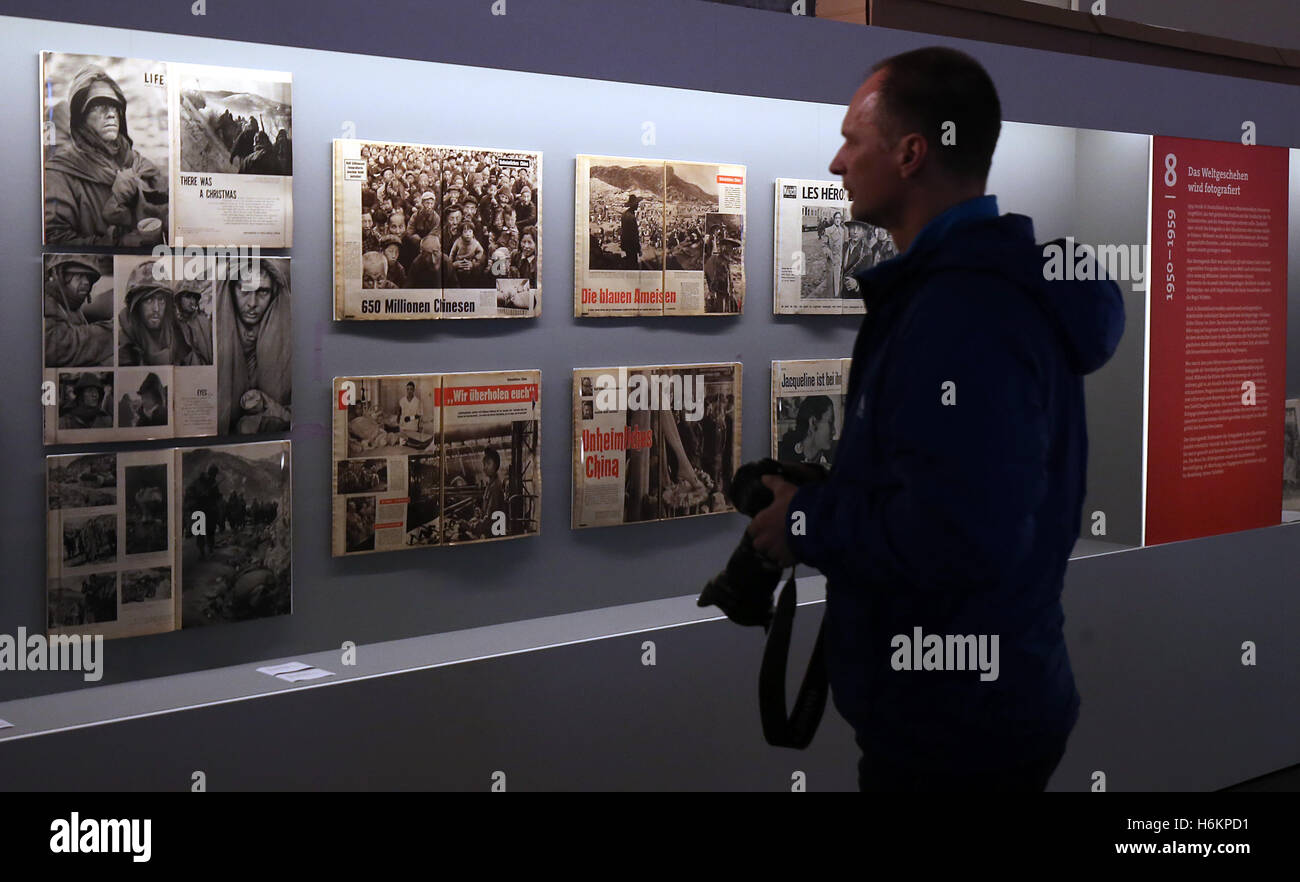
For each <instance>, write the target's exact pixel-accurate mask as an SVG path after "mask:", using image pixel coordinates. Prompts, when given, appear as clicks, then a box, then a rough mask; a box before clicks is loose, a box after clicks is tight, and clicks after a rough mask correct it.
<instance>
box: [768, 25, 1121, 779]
mask: <svg viewBox="0 0 1300 882" xmlns="http://www.w3.org/2000/svg"><path fill="white" fill-rule="evenodd" d="M1000 130H1001V106H1000V103H999V101H998V97H997V91H996V89H995V88H994V86H993V82H992V80H991V79H990V78H989V76H988V73H987V72H986V71H985V70H984V69H983V68H982V67H981V66H980V65H979V63H978V62H976V61H975V60H974V59H972V58H970V57H969V56H967V55H965V54H963V53H960V52H956V51H954V50H950V49H942V48H929V49H920V50H916V51H913V52H908V53H905V54H903V55H899V56H895V57H893V58H889V59H886V60H885V61H882V62H881V63H879V64H878V65H876V66H875V67H874V68H873V71H872V73H871V76H870V77H869V78H868V79H867V80H866V82H865V83H863V85H862V86H861V87H860V88H859V89H858V91H857V93H856V94H855V95H854V97H853V100H852V103H851V104H850V106H849V109H848V112H847V113H846V115H845V117H844V123H843V130H842V131H843V136H844V145H843V146H842V147H841V148H840V151H839V153H838V154H836V156H835V159H834V161H833V162H832V163H831V167H830V171H831V173H832V174H837V175H840V176H842V178H843V180H844V184H845V187H846V188H847V189H848V193H849V198H850V200H851V201H852V213H853V218H854V220H859V221H865V222H867V223H871V224H876V225H878V226H881V227H884V228H885V229H886V230H888V231H889V233H890V234H891V235H892V237H893V239H894V242H895V244H896V245H897V246H898V249H899V255H898V256H897V257H895V258H893V259H891V260H887V261H884V262H883V263H881V264H879V265H877V266H876V267H874V268H872V269H869V270H866V271H865V272H862V273H860V274H858V275H857V276H856V279H857V281H858V283H859V285H860V288H861V292H862V296H863V299H864V301H865V304H866V308H867V311H866V316H865V318H864V320H863V323H862V328H861V330H860V331H859V332H858V338H857V342H856V343H855V345H854V349H853V363H852V369H851V371H850V375H849V387H848V396H847V398H846V399H845V409H846V412H845V419H844V427H843V431H842V436H841V439H840V446H839V450H838V453H837V455H836V458H835V465H834V468H833V470H832V471H831V473H830V476H829V478H828V480H826V481H825V482H824V483H820V484H813V485H805V486H803V487H799V488H796V487H795V486H794V485H792V484H789V483H787V482H785V481H783V480H781V479H779V478H775V477H768V478H765V479H764V480H765V483H767V485H768V486H769V487H770V488H771V489H772V491H773V493H774V496H775V501H774V502H773V504H772V505H771V506H769V507H768V508H767V509H765V510H763V511H762V512H760V513H759V514H758V515H757V516H756V517H755V518H754V520H753V522H752V523H751V524H750V528H749V529H750V533H751V534H752V537H753V540H754V544H755V547H756V548H757V549H758V550H759V551H760V552H761V553H763V554H765V555H766V556H768V557H770V558H772V559H774V560H777V561H779V562H781V563H783V564H787V565H789V564H792V563H794V562H796V561H797V562H801V563H805V564H808V565H810V566H813V567H815V568H817V569H819V570H821V571H822V572H823V573H824V574H825V575H826V585H827V604H826V620H825V641H826V650H825V651H826V666H827V673H828V676H829V679H830V685H831V691H832V695H833V697H834V701H835V705H836V707H837V708H838V710H839V711H840V713H841V714H843V715H844V717H845V718H846V719H847V720H848V721H849V723H850V724H852V726H853V728H854V730H855V732H856V733H857V741H858V745H859V747H861V749H862V752H863V757H862V760H861V763H860V765H859V783H860V786H861V787H862V789H864V790H917V791H934V790H950V791H951V790H964V791H988V790H1042V789H1044V788H1045V787H1046V784H1047V780H1048V778H1049V776H1050V775H1051V773H1052V771H1053V770H1054V769H1055V768H1056V765H1057V763H1058V762H1059V761H1060V758H1061V755H1062V753H1063V752H1064V749H1065V742H1066V739H1067V737H1068V736H1069V733H1070V731H1071V729H1072V728H1073V727H1074V724H1075V721H1076V719H1077V717H1078V711H1079V695H1078V693H1077V692H1076V690H1075V686H1074V675H1073V673H1072V671H1071V669H1070V660H1069V656H1068V654H1067V652H1066V647H1065V637H1064V634H1063V630H1062V627H1063V622H1064V615H1063V613H1062V609H1061V600H1060V597H1061V589H1062V587H1063V583H1064V575H1065V566H1066V563H1067V561H1068V559H1069V556H1070V551H1071V549H1072V547H1073V546H1074V542H1075V539H1076V538H1077V537H1078V535H1079V529H1080V514H1081V506H1082V504H1083V498H1084V488H1085V471H1086V466H1087V456H1088V451H1087V447H1088V439H1087V429H1086V424H1085V418H1084V398H1083V376H1084V375H1085V374H1088V373H1090V372H1092V371H1095V370H1096V369H1098V368H1099V367H1101V366H1102V365H1103V364H1105V362H1106V361H1107V360H1108V359H1109V358H1110V356H1111V354H1112V353H1113V352H1114V351H1115V348H1116V346H1117V345H1118V343H1119V338H1120V336H1121V334H1122V333H1123V328H1124V312H1123V301H1122V299H1121V296H1120V292H1119V289H1118V287H1117V286H1116V285H1115V284H1114V283H1113V282H1111V281H1047V280H1046V279H1045V277H1044V272H1043V266H1044V254H1043V250H1042V249H1041V248H1040V247H1039V246H1037V245H1035V243H1034V233H1033V224H1032V222H1031V221H1030V219H1029V218H1027V217H1023V216H1020V215H1014V214H1007V215H1002V216H999V215H998V208H997V201H996V198H995V197H994V196H992V195H985V193H984V189H985V181H986V179H987V177H988V170H989V165H990V163H991V161H992V157H993V149H994V146H995V145H996V143H997V137H998V133H999V132H1000ZM936 643H937V645H938V646H939V647H940V648H939V650H938V651H932V650H934V649H935V646H936ZM977 645H978V646H979V647H980V649H981V650H982V652H979V653H977V652H976V650H975V647H976V646H977ZM954 647H955V648H956V649H957V650H965V652H962V651H954ZM990 655H991V656H992V657H991V658H989V657H988V656H990ZM963 656H964V663H963ZM977 656H978V661H979V662H980V664H978V665H977V664H976V660H977V658H976V657H977ZM985 662H991V664H985Z"/></svg>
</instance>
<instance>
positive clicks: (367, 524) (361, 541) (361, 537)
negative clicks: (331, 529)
mask: <svg viewBox="0 0 1300 882" xmlns="http://www.w3.org/2000/svg"><path fill="white" fill-rule="evenodd" d="M346 517H347V521H346V524H345V526H344V537H345V542H346V550H347V552H348V553H349V554H350V553H352V552H355V551H374V550H375V497H373V496H352V497H349V498H348V500H347V513H346Z"/></svg>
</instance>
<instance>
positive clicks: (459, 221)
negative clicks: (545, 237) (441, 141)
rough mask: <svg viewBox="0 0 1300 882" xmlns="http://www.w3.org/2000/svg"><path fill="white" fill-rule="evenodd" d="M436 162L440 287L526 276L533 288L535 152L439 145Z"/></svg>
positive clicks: (471, 285) (493, 282) (487, 283)
mask: <svg viewBox="0 0 1300 882" xmlns="http://www.w3.org/2000/svg"><path fill="white" fill-rule="evenodd" d="M441 162H442V168H441V172H440V181H441V184H442V212H443V216H442V227H443V237H442V242H443V251H444V253H445V254H446V259H447V262H448V264H449V265H450V268H451V273H450V275H448V276H447V277H446V278H444V280H443V287H444V288H479V289H482V288H496V287H497V285H498V282H500V281H503V280H510V279H526V280H528V283H529V287H531V288H536V287H537V259H538V249H537V245H538V229H539V224H538V219H539V216H540V215H539V213H538V195H539V189H538V187H539V184H538V161H537V159H536V156H535V155H534V154H525V153H506V152H502V151H498V150H474V149H460V148H444V149H443V150H442V151H441ZM453 278H454V281H449V280H450V279H453Z"/></svg>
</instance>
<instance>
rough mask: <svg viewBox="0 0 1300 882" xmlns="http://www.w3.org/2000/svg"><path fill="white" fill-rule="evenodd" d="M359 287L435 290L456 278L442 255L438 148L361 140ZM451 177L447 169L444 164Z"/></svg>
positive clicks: (445, 240)
mask: <svg viewBox="0 0 1300 882" xmlns="http://www.w3.org/2000/svg"><path fill="white" fill-rule="evenodd" d="M360 156H361V159H362V161H363V162H364V163H365V182H364V183H363V184H362V185H361V205H360V210H361V228H360V229H361V268H362V287H363V288H371V289H388V290H392V289H395V288H406V289H416V290H438V289H441V288H442V287H443V286H444V285H448V286H452V287H455V285H456V284H457V280H456V278H455V271H454V270H452V269H451V268H450V266H449V264H448V260H447V258H446V257H445V253H446V252H445V249H444V247H443V245H444V243H446V244H447V245H450V244H451V239H452V238H453V237H451V236H448V235H447V231H446V230H444V227H443V219H444V212H443V199H444V196H445V195H451V196H452V198H455V196H456V194H451V193H449V192H448V193H444V190H445V189H448V188H444V187H443V183H442V157H441V150H440V148H437V147H431V146H425V145H419V144H383V143H369V142H367V143H362V144H361V145H360ZM448 173H449V176H450V169H448Z"/></svg>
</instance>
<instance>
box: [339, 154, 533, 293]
mask: <svg viewBox="0 0 1300 882" xmlns="http://www.w3.org/2000/svg"><path fill="white" fill-rule="evenodd" d="M334 191H335V193H334V198H335V201H336V204H341V205H343V206H344V208H343V213H344V223H343V224H342V225H341V226H342V229H336V231H335V239H336V241H335V252H336V253H335V274H336V275H335V286H336V289H335V313H336V317H337V318H346V319H356V318H395V319H436V318H449V317H450V318H474V317H479V316H487V317H492V316H496V317H507V316H528V315H535V314H536V312H537V299H538V292H539V289H538V282H539V275H538V268H539V262H540V246H541V240H540V237H539V233H538V231H539V229H540V218H541V203H540V197H541V154H540V153H532V152H527V151H509V150H501V149H493V148H471V147H442V146H431V145H423V144H398V143H389V142H377V141H336V142H335V182H334ZM357 212H359V220H356V218H357V217H358V214H357ZM344 243H346V245H345V244H344ZM358 248H359V253H360V259H359V261H358V260H357V252H356V250H355V249H358ZM340 251H342V252H343V253H340ZM358 275H359V276H360V290H362V291H367V290H385V291H396V290H399V289H400V290H403V291H408V292H411V293H410V294H409V295H407V296H406V297H401V296H397V295H387V296H386V297H385V298H383V299H380V300H376V301H366V302H367V303H369V304H370V305H369V306H368V307H366V308H365V309H362V308H361V306H360V303H361V301H359V300H357V298H356V296H355V295H356V293H357V292H356V291H355V290H354V289H353V287H352V286H354V285H355V284H356V278H357V276H358ZM453 292H458V293H453ZM437 300H447V301H448V304H452V305H454V307H455V308H449V307H448V305H445V304H444V305H443V306H441V307H440V308H434V307H433V306H432V305H431V301H437Z"/></svg>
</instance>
